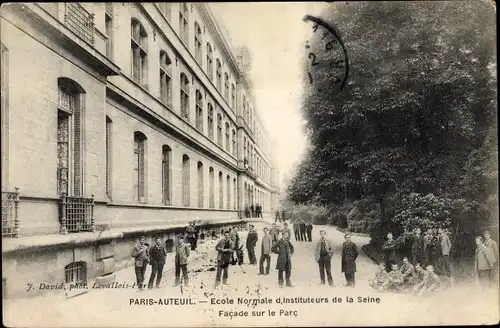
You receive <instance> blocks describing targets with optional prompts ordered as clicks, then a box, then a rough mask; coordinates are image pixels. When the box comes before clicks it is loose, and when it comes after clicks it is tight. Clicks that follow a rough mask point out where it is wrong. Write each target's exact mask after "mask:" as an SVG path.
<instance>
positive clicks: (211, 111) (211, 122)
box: [207, 104, 214, 140]
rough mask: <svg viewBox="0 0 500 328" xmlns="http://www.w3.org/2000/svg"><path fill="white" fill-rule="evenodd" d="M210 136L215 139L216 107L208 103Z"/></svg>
mask: <svg viewBox="0 0 500 328" xmlns="http://www.w3.org/2000/svg"><path fill="white" fill-rule="evenodd" d="M207 123H208V137H209V138H210V139H211V140H214V108H213V107H212V104H208V122H207Z"/></svg>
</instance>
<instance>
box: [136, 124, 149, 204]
mask: <svg viewBox="0 0 500 328" xmlns="http://www.w3.org/2000/svg"><path fill="white" fill-rule="evenodd" d="M146 140H147V138H146V136H145V135H144V134H143V133H141V132H135V133H134V176H135V184H134V195H135V200H136V201H137V202H139V203H145V202H146V186H145V177H146V173H145V167H146V165H145V160H146Z"/></svg>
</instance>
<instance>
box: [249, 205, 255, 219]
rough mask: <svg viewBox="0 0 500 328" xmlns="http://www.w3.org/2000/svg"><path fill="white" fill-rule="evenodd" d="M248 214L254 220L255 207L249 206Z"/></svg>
mask: <svg viewBox="0 0 500 328" xmlns="http://www.w3.org/2000/svg"><path fill="white" fill-rule="evenodd" d="M250 214H251V217H252V218H254V217H255V207H254V206H253V204H252V205H250Z"/></svg>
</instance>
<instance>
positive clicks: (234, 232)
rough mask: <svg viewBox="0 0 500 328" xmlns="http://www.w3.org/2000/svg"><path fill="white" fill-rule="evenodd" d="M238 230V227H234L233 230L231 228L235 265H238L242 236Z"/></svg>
mask: <svg viewBox="0 0 500 328" xmlns="http://www.w3.org/2000/svg"><path fill="white" fill-rule="evenodd" d="M237 229H238V227H237V226H234V227H233V228H232V229H231V228H229V238H230V239H231V244H232V245H233V253H232V254H231V262H232V263H233V264H236V263H237V259H238V256H237V255H238V249H239V248H240V235H238V230H237Z"/></svg>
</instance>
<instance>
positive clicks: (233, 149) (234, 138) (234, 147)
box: [231, 129, 236, 156]
mask: <svg viewBox="0 0 500 328" xmlns="http://www.w3.org/2000/svg"><path fill="white" fill-rule="evenodd" d="M231 142H232V146H233V148H232V153H233V156H236V131H235V130H234V129H233V136H232V140H231Z"/></svg>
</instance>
